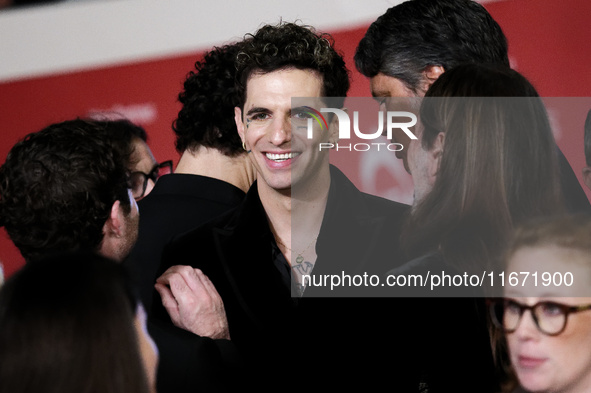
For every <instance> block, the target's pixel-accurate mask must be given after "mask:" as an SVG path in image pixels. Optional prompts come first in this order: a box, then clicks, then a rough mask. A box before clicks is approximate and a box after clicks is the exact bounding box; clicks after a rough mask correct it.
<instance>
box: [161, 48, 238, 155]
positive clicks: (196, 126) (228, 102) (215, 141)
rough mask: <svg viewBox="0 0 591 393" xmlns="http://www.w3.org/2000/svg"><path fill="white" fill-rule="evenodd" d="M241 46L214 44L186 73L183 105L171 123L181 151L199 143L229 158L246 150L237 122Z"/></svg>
mask: <svg viewBox="0 0 591 393" xmlns="http://www.w3.org/2000/svg"><path fill="white" fill-rule="evenodd" d="M240 46H241V43H235V44H231V45H225V46H223V47H221V48H219V47H214V48H213V50H211V51H210V52H208V53H207V54H206V55H205V57H204V58H203V61H198V62H196V63H195V71H191V72H189V74H188V75H187V79H186V80H185V83H184V90H183V91H182V92H181V93H180V94H179V97H178V99H179V101H180V103H181V104H183V107H182V109H181V110H180V111H179V114H178V118H177V119H176V120H175V121H174V122H173V125H172V129H173V130H174V132H175V134H176V149H177V151H178V152H179V153H182V152H183V151H185V150H187V149H190V150H194V149H196V148H197V147H198V146H205V147H210V148H214V149H217V150H219V151H220V152H222V153H223V154H225V155H227V156H230V157H234V156H236V155H238V154H242V153H243V152H244V150H243V149H242V144H241V141H240V137H239V136H238V131H237V130H236V123H235V122H234V107H236V106H238V104H239V101H240V99H239V92H238V89H237V88H236V66H235V65H234V62H235V59H236V55H237V54H238V51H239V50H240Z"/></svg>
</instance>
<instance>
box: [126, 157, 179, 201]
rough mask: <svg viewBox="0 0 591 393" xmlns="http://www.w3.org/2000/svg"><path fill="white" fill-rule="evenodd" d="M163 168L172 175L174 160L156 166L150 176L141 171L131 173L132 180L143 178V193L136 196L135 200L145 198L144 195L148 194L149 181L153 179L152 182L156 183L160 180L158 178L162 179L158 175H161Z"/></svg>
mask: <svg viewBox="0 0 591 393" xmlns="http://www.w3.org/2000/svg"><path fill="white" fill-rule="evenodd" d="M163 168H168V173H172V160H167V161H164V162H161V163H160V164H156V165H154V168H152V170H151V171H150V173H149V174H146V173H144V172H140V171H137V172H131V173H130V178H133V177H134V176H142V177H143V185H142V193H141V194H140V195H139V196H135V195H134V198H135V200H138V199H141V198H143V197H144V195H145V194H146V188H148V179H152V181H153V182H154V183H156V180H158V178H159V177H160V176H158V174H159V173H160V170H161V169H163Z"/></svg>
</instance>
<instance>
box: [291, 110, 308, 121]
mask: <svg viewBox="0 0 591 393" xmlns="http://www.w3.org/2000/svg"><path fill="white" fill-rule="evenodd" d="M292 117H294V118H296V119H311V118H312V115H311V114H310V112H306V111H295V112H293V113H292Z"/></svg>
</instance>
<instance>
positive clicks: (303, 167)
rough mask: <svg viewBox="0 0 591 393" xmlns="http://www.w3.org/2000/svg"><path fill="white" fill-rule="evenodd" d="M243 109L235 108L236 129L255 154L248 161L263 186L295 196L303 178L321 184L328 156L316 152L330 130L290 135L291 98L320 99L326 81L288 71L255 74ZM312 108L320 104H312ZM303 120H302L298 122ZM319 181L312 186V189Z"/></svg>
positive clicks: (299, 130)
mask: <svg viewBox="0 0 591 393" xmlns="http://www.w3.org/2000/svg"><path fill="white" fill-rule="evenodd" d="M246 92H247V94H246V102H245V104H244V111H243V112H242V111H241V110H240V109H239V108H236V125H237V128H238V132H239V134H240V137H241V138H242V140H243V141H244V143H245V144H246V148H247V150H251V153H250V156H249V157H250V159H251V161H252V163H253V165H254V167H255V168H256V171H257V178H258V179H259V191H260V189H261V187H264V188H267V189H273V190H278V191H282V192H283V191H287V192H291V187H292V185H293V184H296V183H298V182H300V181H301V180H306V181H309V180H310V179H312V181H313V182H314V181H320V180H318V179H321V174H326V175H328V168H329V166H328V154H327V153H326V151H323V152H320V151H318V150H319V149H318V144H319V143H320V142H327V141H328V139H329V135H328V133H327V132H326V131H324V132H315V133H314V137H313V139H308V138H307V137H306V129H305V128H303V127H297V128H296V129H295V130H293V132H292V120H294V119H295V118H296V117H297V116H299V114H298V113H292V103H291V99H292V97H321V94H322V78H321V77H320V76H319V75H318V73H316V72H315V71H312V70H299V69H286V70H278V71H273V72H270V73H268V74H254V75H252V76H251V77H250V78H249V79H248V81H247V84H246ZM310 106H313V107H317V108H316V109H318V108H320V107H321V106H322V102H321V101H320V100H317V102H313V100H312V102H311V104H310ZM295 120H298V121H299V122H301V120H302V119H299V118H298V119H295ZM313 184H315V183H312V184H311V185H313Z"/></svg>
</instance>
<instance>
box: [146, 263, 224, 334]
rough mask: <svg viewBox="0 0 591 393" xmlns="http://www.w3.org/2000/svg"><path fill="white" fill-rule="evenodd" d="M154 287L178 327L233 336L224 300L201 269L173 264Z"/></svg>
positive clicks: (197, 331)
mask: <svg viewBox="0 0 591 393" xmlns="http://www.w3.org/2000/svg"><path fill="white" fill-rule="evenodd" d="M154 287H155V288H156V290H157V291H158V293H159V294H160V297H161V298H162V305H163V306H164V308H166V311H168V314H169V315H170V318H171V319H172V322H173V323H174V324H175V325H176V326H178V327H180V328H182V329H185V330H188V331H190V332H192V333H195V334H197V335H199V336H202V337H210V338H214V339H217V338H224V339H227V340H229V339H230V331H229V329H228V319H227V318H226V311H225V310H224V302H223V301H222V298H221V297H220V295H219V294H218V292H217V290H216V289H215V287H214V285H213V283H212V282H211V281H210V280H209V278H207V276H206V275H205V274H203V272H202V271H201V270H199V269H194V268H192V267H190V266H173V267H171V268H169V269H168V270H167V271H165V272H164V274H163V275H162V276H160V277H158V279H157V280H156V285H155V286H154Z"/></svg>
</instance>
